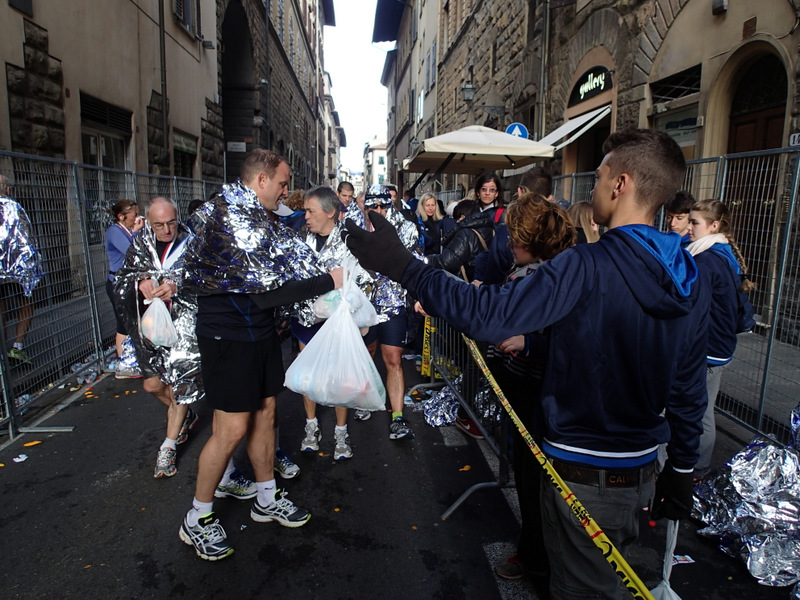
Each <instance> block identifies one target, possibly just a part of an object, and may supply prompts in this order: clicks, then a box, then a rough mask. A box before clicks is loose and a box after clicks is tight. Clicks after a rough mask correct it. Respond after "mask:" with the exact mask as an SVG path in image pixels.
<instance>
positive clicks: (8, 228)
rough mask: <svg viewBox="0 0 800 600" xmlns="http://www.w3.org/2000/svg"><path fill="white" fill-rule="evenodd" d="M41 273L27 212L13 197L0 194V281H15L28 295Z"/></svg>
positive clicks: (39, 259)
mask: <svg viewBox="0 0 800 600" xmlns="http://www.w3.org/2000/svg"><path fill="white" fill-rule="evenodd" d="M43 275H44V273H43V272H42V266H41V256H40V254H39V252H37V251H36V244H35V243H34V240H33V231H32V230H31V222H30V220H29V219H28V214H27V213H26V212H25V209H24V208H22V207H21V206H20V205H19V204H17V202H16V201H14V200H12V199H11V198H9V197H8V196H0V283H3V282H6V281H16V282H17V283H19V284H20V285H21V286H22V291H23V293H24V294H25V295H26V296H30V295H31V293H32V292H33V288H35V287H36V284H37V283H39V280H41V278H42V277H43Z"/></svg>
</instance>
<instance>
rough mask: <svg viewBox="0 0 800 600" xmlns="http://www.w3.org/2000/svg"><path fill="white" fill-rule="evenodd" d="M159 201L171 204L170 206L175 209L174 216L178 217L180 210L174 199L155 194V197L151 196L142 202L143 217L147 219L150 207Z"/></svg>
mask: <svg viewBox="0 0 800 600" xmlns="http://www.w3.org/2000/svg"><path fill="white" fill-rule="evenodd" d="M161 202H166V203H167V204H170V205H172V208H174V209H175V218H176V219H180V215H181V213H180V211H179V210H178V205H177V204H176V203H175V200H173V199H172V198H166V197H164V196H156V197H155V198H151V199H150V200H148V201H147V202H145V203H144V218H145V219H149V217H150V208H151V207H152V206H153V205H154V204H160V203H161Z"/></svg>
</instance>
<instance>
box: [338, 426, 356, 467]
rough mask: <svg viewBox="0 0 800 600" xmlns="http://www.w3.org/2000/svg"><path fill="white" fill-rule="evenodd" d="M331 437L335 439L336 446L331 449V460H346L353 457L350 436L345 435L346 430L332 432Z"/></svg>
mask: <svg viewBox="0 0 800 600" xmlns="http://www.w3.org/2000/svg"><path fill="white" fill-rule="evenodd" d="M333 439H334V440H335V441H336V446H335V447H334V449H333V460H347V459H348V458H353V449H352V448H351V447H350V436H349V435H347V430H346V429H345V430H344V431H336V430H334V432H333Z"/></svg>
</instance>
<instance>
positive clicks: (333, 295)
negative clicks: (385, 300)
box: [314, 257, 378, 328]
mask: <svg viewBox="0 0 800 600" xmlns="http://www.w3.org/2000/svg"><path fill="white" fill-rule="evenodd" d="M342 268H343V269H344V279H345V285H344V286H343V287H342V289H340V290H333V291H330V292H328V293H327V294H324V295H322V296H320V297H319V298H317V300H316V301H315V302H314V314H315V315H317V317H319V318H320V319H328V318H330V316H331V315H332V314H333V313H334V311H335V310H336V309H337V308H338V307H339V303H340V302H341V301H342V298H343V297H344V299H345V300H346V301H347V304H348V305H349V310H350V315H351V316H352V317H353V321H354V322H355V324H356V327H359V328H362V327H372V326H373V325H377V324H378V313H377V312H375V307H374V306H372V303H371V302H370V301H369V299H368V298H367V297H366V295H364V292H362V291H361V289H360V288H359V287H358V286H357V285H356V284H355V279H356V275H357V274H358V272H359V270H361V266H360V265H359V264H358V262H357V261H356V259H355V258H353V257H348V258H347V259H346V260H345V261H344V263H343V264H342Z"/></svg>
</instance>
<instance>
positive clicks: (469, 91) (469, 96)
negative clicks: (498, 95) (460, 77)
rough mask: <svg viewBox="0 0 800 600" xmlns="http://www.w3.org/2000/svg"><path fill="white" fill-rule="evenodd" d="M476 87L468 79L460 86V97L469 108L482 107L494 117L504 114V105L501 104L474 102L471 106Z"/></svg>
mask: <svg viewBox="0 0 800 600" xmlns="http://www.w3.org/2000/svg"><path fill="white" fill-rule="evenodd" d="M476 89H478V88H476V87H475V86H474V85H472V82H470V81H468V82H467V83H465V84H464V87H462V88H461V97H462V98H463V99H464V102H465V103H466V104H467V106H468V107H469V108H470V109H472V108H482V109H483V110H484V111H485V112H487V113H489V114H490V115H493V116H496V117H502V116H503V115H505V114H506V107H505V106H504V105H501V104H476V105H474V106H473V104H472V102H473V101H474V100H475V90H476Z"/></svg>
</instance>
